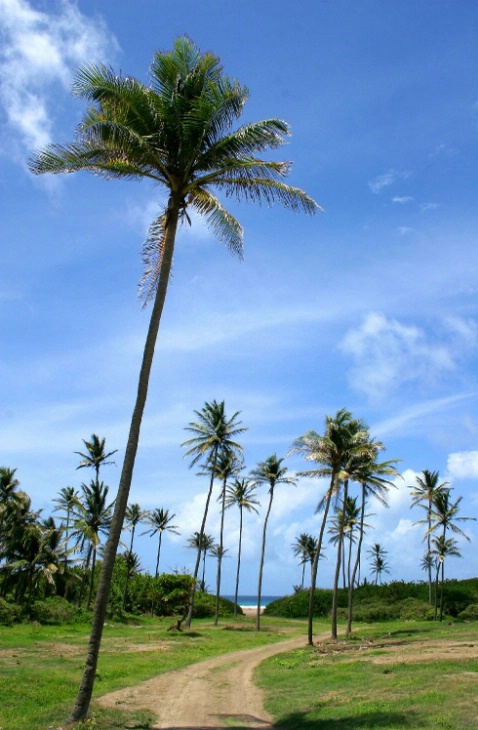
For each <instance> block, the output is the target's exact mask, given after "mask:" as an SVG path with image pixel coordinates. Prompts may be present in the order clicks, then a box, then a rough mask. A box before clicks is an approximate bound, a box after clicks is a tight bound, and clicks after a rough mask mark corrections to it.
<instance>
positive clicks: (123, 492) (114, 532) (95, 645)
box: [71, 198, 179, 721]
mask: <svg viewBox="0 0 478 730" xmlns="http://www.w3.org/2000/svg"><path fill="white" fill-rule="evenodd" d="M170 202H171V207H170V208H169V211H168V221H167V229H166V236H165V242H164V252H163V258H162V261H161V270H160V276H159V282H158V288H157V290H156V296H155V300H154V306H153V311H152V313H151V320H150V323H149V329H148V334H147V336H146V342H145V346H144V352H143V361H142V364H141V370H140V374H139V381H138V391H137V396H136V403H135V407H134V410H133V415H132V418H131V425H130V431H129V436H128V442H127V445H126V452H125V457H124V461H123V469H122V472H121V478H120V483H119V487H118V494H117V497H116V501H115V510H114V514H113V518H112V520H111V527H110V531H109V535H108V540H107V543H106V548H105V554H104V558H103V564H102V567H101V573H100V579H99V583H98V591H97V594H96V602H95V607H94V611H93V619H92V626H91V634H90V640H89V644H88V653H87V656H86V664H85V669H84V672H83V677H82V679H81V684H80V688H79V690H78V695H77V697H76V702H75V706H74V708H73V712H72V714H71V720H72V721H77V720H81V719H83V718H84V717H86V714H87V712H88V708H89V705H90V701H91V695H92V693H93V685H94V680H95V674H96V667H97V664H98V654H99V651H100V645H101V637H102V634H103V624H104V619H105V615H106V607H107V604H108V596H109V591H110V587H111V580H112V576H113V568H114V564H115V557H116V551H117V549H118V543H119V540H120V536H121V530H122V528H123V522H124V516H125V512H126V508H127V506H128V497H129V492H130V487H131V480H132V477H133V468H134V463H135V459H136V452H137V450H138V441H139V433H140V429H141V421H142V418H143V411H144V407H145V404H146V396H147V393H148V384H149V376H150V373H151V366H152V363H153V356H154V348H155V345H156V339H157V336H158V331H159V324H160V321H161V314H162V312H163V307H164V301H165V299H166V292H167V288H168V283H169V276H170V272H171V264H172V260H173V252H174V242H175V237H176V229H177V225H178V217H179V204H178V202H177V201H175V200H174V199H173V198H171V199H170Z"/></svg>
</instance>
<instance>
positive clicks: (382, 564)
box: [368, 542, 390, 585]
mask: <svg viewBox="0 0 478 730" xmlns="http://www.w3.org/2000/svg"><path fill="white" fill-rule="evenodd" d="M368 554H369V555H370V557H371V560H372V564H371V568H372V575H374V576H375V585H378V583H381V579H382V573H390V570H389V568H390V566H389V564H388V563H387V558H386V555H388V550H385V548H383V547H382V546H381V545H379V543H378V542H376V543H375V544H374V545H372V547H371V548H370V549H369V550H368Z"/></svg>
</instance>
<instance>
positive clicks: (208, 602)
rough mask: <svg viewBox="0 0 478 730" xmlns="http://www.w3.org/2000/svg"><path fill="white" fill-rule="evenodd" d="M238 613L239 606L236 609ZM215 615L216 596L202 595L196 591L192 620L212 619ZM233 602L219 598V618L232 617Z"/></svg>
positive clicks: (239, 610)
mask: <svg viewBox="0 0 478 730" xmlns="http://www.w3.org/2000/svg"><path fill="white" fill-rule="evenodd" d="M237 610H238V613H239V614H241V613H242V609H241V608H240V606H238V607H237ZM215 614H216V596H213V595H211V594H210V593H202V592H201V591H197V592H196V595H195V597H194V610H193V617H194V618H213V617H214V616H215ZM233 615H234V601H229V599H227V598H219V616H223V617H224V616H233Z"/></svg>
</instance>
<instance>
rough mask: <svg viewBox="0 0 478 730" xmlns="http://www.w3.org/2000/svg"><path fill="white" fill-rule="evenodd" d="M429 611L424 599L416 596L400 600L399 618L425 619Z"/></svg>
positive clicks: (407, 619)
mask: <svg viewBox="0 0 478 730" xmlns="http://www.w3.org/2000/svg"><path fill="white" fill-rule="evenodd" d="M429 613H430V606H429V604H428V603H426V601H420V600H419V599H418V598H405V600H403V601H400V618H401V619H405V620H406V621H413V620H419V621H423V620H424V619H427V618H428V616H429Z"/></svg>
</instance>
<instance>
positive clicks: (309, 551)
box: [292, 532, 317, 590]
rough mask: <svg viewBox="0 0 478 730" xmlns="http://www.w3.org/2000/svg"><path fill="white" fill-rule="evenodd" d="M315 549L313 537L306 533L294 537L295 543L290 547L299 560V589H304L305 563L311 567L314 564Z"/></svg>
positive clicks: (315, 542)
mask: <svg viewBox="0 0 478 730" xmlns="http://www.w3.org/2000/svg"><path fill="white" fill-rule="evenodd" d="M316 549H317V541H316V539H315V537H314V536H313V535H309V534H307V533H306V532H302V533H301V534H300V535H299V537H296V539H295V542H294V543H293V545H292V550H293V552H294V555H295V556H296V557H298V558H300V561H299V563H300V565H302V579H301V582H300V589H301V590H303V589H304V580H305V566H306V564H307V563H310V564H311V565H312V564H313V562H314V557H315V550H316Z"/></svg>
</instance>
